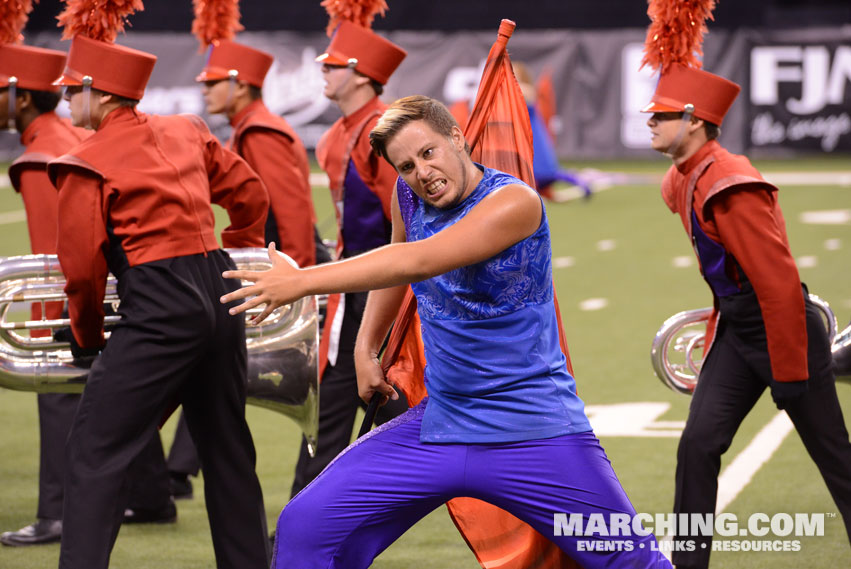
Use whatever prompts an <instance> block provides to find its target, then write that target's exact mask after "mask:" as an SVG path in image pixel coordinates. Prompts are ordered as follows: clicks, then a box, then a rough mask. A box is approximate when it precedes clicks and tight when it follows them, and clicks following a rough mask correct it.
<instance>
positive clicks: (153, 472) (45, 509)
mask: <svg viewBox="0 0 851 569" xmlns="http://www.w3.org/2000/svg"><path fill="white" fill-rule="evenodd" d="M79 402H80V395H78V394H76V393H40V394H39V395H38V421H39V435H40V444H39V446H40V455H39V470H38V509H37V510H36V517H37V518H38V519H41V520H61V519H62V502H63V499H64V492H63V488H64V477H65V442H66V440H67V439H68V432H69V431H70V430H71V424H72V423H73V421H74V415H75V414H76V413H77V405H78V404H79ZM128 476H129V477H130V479H131V485H130V488H131V490H130V496H129V500H128V503H127V506H128V507H129V508H134V509H135V508H144V509H151V510H156V509H159V508H165V507H166V506H167V505H168V502H169V500H170V491H169V487H168V471H167V470H166V466H165V458H164V456H163V449H162V441H161V440H160V434H159V431H155V432H154V433H152V436H151V438H150V440H149V442H148V445H147V446H146V447H145V449H144V451H143V452H142V454H141V455H139V458H138V459H137V460H136V461H134V462H133V464H132V465H131V468H130V472H129V474H128Z"/></svg>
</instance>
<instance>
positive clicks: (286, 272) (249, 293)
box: [220, 242, 305, 324]
mask: <svg viewBox="0 0 851 569" xmlns="http://www.w3.org/2000/svg"><path fill="white" fill-rule="evenodd" d="M269 260H270V261H271V262H272V268H271V269H269V270H268V271H242V270H240V271H225V272H224V273H222V276H223V277H224V278H226V279H242V280H246V281H251V282H253V283H254V284H251V285H247V286H244V287H242V288H241V289H239V290H235V291H233V292H231V293H229V294H226V295H224V296H223V297H221V299H220V300H221V302H222V304H227V303H228V302H232V301H234V300H239V299H242V298H248V297H253V298H250V299H248V300H246V301H245V302H243V303H242V304H239V305H237V306H234V307H232V308H231V309H230V310H229V312H230V313H231V314H234V315H235V314H240V313H242V312H245V311H246V310H249V309H251V308H254V307H255V306H260V305H261V304H265V305H266V306H265V307H264V308H263V312H261V313H260V314H258V315H257V316H255V317H254V318H252V319H251V324H259V323H260V322H262V321H263V320H265V319H266V317H268V316H269V315H270V314H271V313H272V312H273V311H274V310H275V309H276V308H278V307H279V306H283V305H285V304H289V303H291V302H293V301H296V300H298V299H299V298H301V297H303V296H305V294H304V293H303V292H300V290H299V287H298V282H299V279H298V276H297V275H298V272H299V269H298V268H297V267H294V266H293V265H291V264H290V262H289V261H288V260H287V259H286V258H285V257H284V256H282V255H280V254H279V253H278V251H277V250H276V249H275V243H274V242H273V243H270V244H269Z"/></svg>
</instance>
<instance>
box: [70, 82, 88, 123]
mask: <svg viewBox="0 0 851 569" xmlns="http://www.w3.org/2000/svg"><path fill="white" fill-rule="evenodd" d="M84 97H91V94H90V93H89V94H85V95H84V94H83V88H82V87H79V86H76V85H74V86H71V87H67V88H66V89H65V95H64V98H65V100H66V101H68V109H69V110H70V111H71V124H73V125H74V126H84V125H86V124H88V117H85V116H84V113H83V98H84ZM91 98H92V99H94V98H95V97H91Z"/></svg>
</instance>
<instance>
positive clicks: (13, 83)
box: [6, 77, 18, 132]
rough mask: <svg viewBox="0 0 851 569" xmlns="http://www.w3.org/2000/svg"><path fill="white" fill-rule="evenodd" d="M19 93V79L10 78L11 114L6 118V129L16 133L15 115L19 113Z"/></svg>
mask: <svg viewBox="0 0 851 569" xmlns="http://www.w3.org/2000/svg"><path fill="white" fill-rule="evenodd" d="M17 92H18V78H17V77H9V114H8V116H7V117H6V128H7V129H8V130H9V131H10V132H15V130H17V129H16V127H15V114H17V113H16V111H17V107H18V103H17V98H18V95H17Z"/></svg>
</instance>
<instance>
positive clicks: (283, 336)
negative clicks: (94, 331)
mask: <svg viewBox="0 0 851 569" xmlns="http://www.w3.org/2000/svg"><path fill="white" fill-rule="evenodd" d="M227 252H228V254H230V256H231V258H232V259H233V261H234V262H235V263H236V265H237V267H239V268H240V269H244V270H255V271H256V270H265V269H268V268H270V267H271V263H270V262H269V257H268V254H267V252H266V249H261V248H247V249H227ZM284 256H285V255H284ZM287 259H289V257H287ZM289 260H290V261H291V262H292V260H291V259H289ZM64 288H65V278H64V276H63V275H62V271H61V269H60V267H59V261H58V259H57V257H56V255H25V256H20V257H6V258H0V387H6V388H8V389H15V390H19V391H36V392H39V393H46V392H82V391H83V387H84V386H85V379H86V373H87V371H88V370H86V369H83V368H78V367H75V366H74V364H73V363H72V356H71V350H70V349H69V346H68V344H67V343H64V342H57V341H55V340H54V339H53V338H52V337H51V336H47V337H30V335H29V333H26V332H27V331H31V330H37V329H53V330H55V329H57V328H61V327H64V326H69V325H70V320H69V319H67V318H63V319H55V320H46V319H43V320H35V321H34V320H25V319H22V318H19V319H18V320H17V321H16V320H15V319H14V318H13V317H14V316H15V310H13V306H15V305H20V307H21V308H22V310H21V311H20V312H23V310H26V313H27V314H29V308H30V305H31V304H32V303H34V302H41V303H44V302H49V301H63V300H66V297H65V293H64ZM105 302H107V303H113V304H116V305H117V303H118V295H117V293H116V281H115V278H114V277H112V276H111V275H110V278H109V279H108V281H107V289H106V298H105ZM259 311H260V309H259V308H258V309H254V310H249V311H247V313H246V321H247V319H250V318H251V317H252V316H254V315H256V314H258V313H259ZM42 314H44V307H43V306H42ZM119 318H120V316H117V315H112V316H107V317H106V321H105V325H106V326H107V327H108V326H109V324H110V323H114V322H117V321H118V320H119ZM107 336H108V333H107ZM318 346H319V312H318V308H317V300H316V297H306V298H302V299H300V300H298V301H296V302H293V303H292V304H289V305H286V306H282V307H281V308H279V309H277V310H276V311H275V312H273V313H272V314H271V315H270V316H269V317H268V318H267V319H266V320H264V321H263V323H262V324H260V325H259V326H248V327H247V328H246V347H247V348H248V386H247V395H248V402H249V403H252V404H254V405H258V406H260V407H266V408H268V409H272V410H273V411H277V412H279V413H282V414H284V415H286V416H287V417H290V418H291V419H292V420H294V421H295V422H296V423H297V424H298V426H299V427H300V428H301V430H302V431H303V432H304V435H305V438H306V439H307V443H308V448H309V450H310V452H311V455H312V454H313V452H314V451H315V449H316V437H317V432H318V429H319V378H318Z"/></svg>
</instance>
